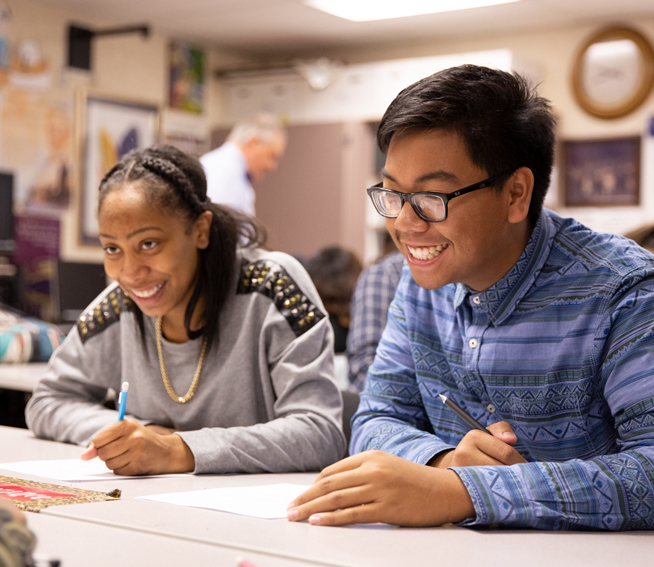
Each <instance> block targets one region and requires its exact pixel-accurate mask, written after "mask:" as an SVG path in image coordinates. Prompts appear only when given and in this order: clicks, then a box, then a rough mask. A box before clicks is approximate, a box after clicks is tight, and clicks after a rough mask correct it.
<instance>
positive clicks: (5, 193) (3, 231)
mask: <svg viewBox="0 0 654 567" xmlns="http://www.w3.org/2000/svg"><path fill="white" fill-rule="evenodd" d="M14 250H15V243H14V176H13V175H12V174H11V173H0V254H6V255H9V254H13V253H14Z"/></svg>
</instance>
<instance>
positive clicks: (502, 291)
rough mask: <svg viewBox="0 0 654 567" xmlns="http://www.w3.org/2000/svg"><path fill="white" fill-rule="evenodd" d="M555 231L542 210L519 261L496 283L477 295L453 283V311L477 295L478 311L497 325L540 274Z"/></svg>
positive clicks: (467, 288) (545, 211) (511, 310)
mask: <svg viewBox="0 0 654 567" xmlns="http://www.w3.org/2000/svg"><path fill="white" fill-rule="evenodd" d="M555 232H556V230H555V227H554V223H553V222H552V219H551V217H550V213H549V211H547V210H546V209H543V210H542V211H541V213H540V216H539V217H538V221H537V222H536V226H535V227H534V230H533V231H532V233H531V236H530V237H529V241H528V242H527V246H525V249H524V250H523V251H522V254H521V255H520V258H518V261H517V262H516V263H515V264H514V265H513V267H512V268H511V269H510V270H509V271H508V272H507V274H506V275H505V276H504V277H503V278H502V279H501V280H499V281H498V282H497V283H496V284H494V285H492V286H491V287H489V288H488V289H487V290H485V291H482V292H481V293H479V294H477V293H475V292H473V291H472V290H471V289H470V288H469V287H468V286H466V285H465V284H456V291H455V294H454V308H455V309H457V308H458V307H459V306H460V305H461V303H463V301H464V300H465V299H466V297H467V296H468V295H471V294H472V295H478V296H479V300H480V301H479V304H478V305H475V307H476V308H478V309H483V310H484V311H486V312H487V313H488V316H489V318H490V320H491V321H492V323H493V324H495V325H499V324H500V323H502V321H504V320H505V319H506V318H507V317H508V316H509V315H510V314H511V313H513V310H514V309H515V307H516V305H517V304H518V303H519V301H520V300H521V299H522V298H523V297H524V296H525V294H526V293H527V291H528V290H529V288H531V286H532V285H533V283H534V281H535V280H536V277H537V276H538V274H539V273H540V270H541V269H542V267H543V265H544V264H545V261H546V260H547V257H548V256H549V253H550V249H551V248H552V242H553V239H554V234H555Z"/></svg>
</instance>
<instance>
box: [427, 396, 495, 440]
mask: <svg viewBox="0 0 654 567" xmlns="http://www.w3.org/2000/svg"><path fill="white" fill-rule="evenodd" d="M438 396H439V397H440V399H441V400H442V402H443V403H444V404H445V405H446V406H447V407H448V408H450V409H451V410H452V411H453V412H454V413H455V414H456V415H458V416H459V417H460V418H461V419H462V420H463V421H465V422H466V423H467V424H468V425H469V426H470V427H472V428H473V429H479V430H480V431H484V432H486V433H488V434H489V435H492V433H491V432H490V431H488V429H486V428H485V427H484V426H483V425H482V424H481V423H479V422H478V421H477V420H476V419H475V418H474V417H472V416H471V415H470V414H468V413H467V412H466V411H465V410H463V409H461V408H460V407H459V406H458V405H456V404H455V403H454V402H453V401H452V400H450V398H448V397H447V396H444V395H443V394H438Z"/></svg>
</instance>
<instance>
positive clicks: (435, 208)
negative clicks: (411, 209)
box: [414, 195, 445, 221]
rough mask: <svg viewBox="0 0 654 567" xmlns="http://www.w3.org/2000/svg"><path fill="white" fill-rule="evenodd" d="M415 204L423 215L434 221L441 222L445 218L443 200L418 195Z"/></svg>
mask: <svg viewBox="0 0 654 567" xmlns="http://www.w3.org/2000/svg"><path fill="white" fill-rule="evenodd" d="M414 203H415V204H416V205H417V206H418V209H420V212H421V213H422V215H423V216H424V217H426V218H428V219H429V220H432V221H440V220H443V219H444V218H445V203H444V202H443V199H441V198H440V197H436V196H433V197H432V196H430V195H418V196H416V197H415V199H414Z"/></svg>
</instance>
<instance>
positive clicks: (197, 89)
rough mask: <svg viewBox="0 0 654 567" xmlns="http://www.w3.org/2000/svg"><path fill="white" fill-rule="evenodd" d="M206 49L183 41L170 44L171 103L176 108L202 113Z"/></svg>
mask: <svg viewBox="0 0 654 567" xmlns="http://www.w3.org/2000/svg"><path fill="white" fill-rule="evenodd" d="M204 61H205V57H204V50H202V49H198V48H196V47H192V46H191V45H189V44H188V43H185V42H183V41H173V42H172V43H171V44H170V89H169V105H170V107H171V108H174V109H176V110H186V111H188V112H193V113H195V114H201V113H202V104H203V102H202V99H203V96H204Z"/></svg>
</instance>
